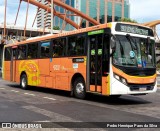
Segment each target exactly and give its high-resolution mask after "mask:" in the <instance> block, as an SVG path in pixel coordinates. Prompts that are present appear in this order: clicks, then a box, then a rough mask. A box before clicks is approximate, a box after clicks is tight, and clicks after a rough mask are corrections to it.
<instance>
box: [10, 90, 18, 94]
mask: <svg viewBox="0 0 160 131" xmlns="http://www.w3.org/2000/svg"><path fill="white" fill-rule="evenodd" d="M11 91H12V92H15V93H17V92H19V91H16V90H11Z"/></svg>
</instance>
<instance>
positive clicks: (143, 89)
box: [139, 87, 147, 91]
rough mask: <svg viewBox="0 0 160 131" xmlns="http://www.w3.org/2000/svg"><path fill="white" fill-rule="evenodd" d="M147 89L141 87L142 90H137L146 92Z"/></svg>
mask: <svg viewBox="0 0 160 131" xmlns="http://www.w3.org/2000/svg"><path fill="white" fill-rule="evenodd" d="M146 90H147V88H146V87H143V88H139V91H146Z"/></svg>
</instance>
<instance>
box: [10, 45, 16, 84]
mask: <svg viewBox="0 0 160 131" xmlns="http://www.w3.org/2000/svg"><path fill="white" fill-rule="evenodd" d="M16 50H17V46H16V47H14V46H13V47H12V54H11V65H10V69H11V70H10V74H11V76H10V81H14V82H15V81H16Z"/></svg>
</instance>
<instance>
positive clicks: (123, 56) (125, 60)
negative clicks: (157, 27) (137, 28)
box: [113, 35, 156, 68]
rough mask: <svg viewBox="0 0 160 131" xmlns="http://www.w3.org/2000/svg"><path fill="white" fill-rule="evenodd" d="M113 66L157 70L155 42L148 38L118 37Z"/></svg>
mask: <svg viewBox="0 0 160 131" xmlns="http://www.w3.org/2000/svg"><path fill="white" fill-rule="evenodd" d="M113 64H115V65H118V66H125V67H138V68H155V67H156V60H155V41H154V40H150V43H148V41H147V38H138V37H132V36H130V37H127V36H122V35H117V36H116V49H115V52H114V54H113Z"/></svg>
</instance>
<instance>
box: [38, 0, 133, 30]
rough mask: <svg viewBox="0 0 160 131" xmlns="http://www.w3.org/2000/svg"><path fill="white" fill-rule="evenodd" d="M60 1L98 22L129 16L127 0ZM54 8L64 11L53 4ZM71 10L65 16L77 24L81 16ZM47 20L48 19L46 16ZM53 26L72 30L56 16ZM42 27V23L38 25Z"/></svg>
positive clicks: (85, 24)
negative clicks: (75, 14)
mask: <svg viewBox="0 0 160 131" xmlns="http://www.w3.org/2000/svg"><path fill="white" fill-rule="evenodd" d="M44 1H45V0H44ZM61 1H62V2H64V3H66V4H68V5H70V6H72V7H73V8H76V9H77V10H79V11H81V12H83V13H84V14H87V15H89V16H90V17H92V18H94V19H96V20H97V21H99V22H100V23H102V24H103V23H106V22H111V21H118V20H120V19H121V18H123V17H125V18H129V17H130V4H129V0H61ZM54 6H55V10H56V11H58V12H60V13H65V9H63V8H61V7H59V6H57V5H54ZM72 14H73V13H72V12H69V11H68V12H67V17H68V18H70V19H71V20H73V21H74V22H75V23H77V24H79V23H80V21H81V18H80V17H78V16H71V15H72ZM47 20H49V19H48V18H47ZM39 21H40V20H39ZM53 24H54V25H53V26H58V27H60V29H61V28H62V27H63V28H64V29H65V30H73V29H74V27H72V26H71V25H69V24H67V25H66V26H65V24H66V23H65V22H63V20H62V19H60V18H58V17H56V16H55V17H54V22H53ZM89 25H91V24H88V25H87V22H85V21H83V23H82V26H83V27H86V26H89ZM39 27H43V25H41V26H39Z"/></svg>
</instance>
